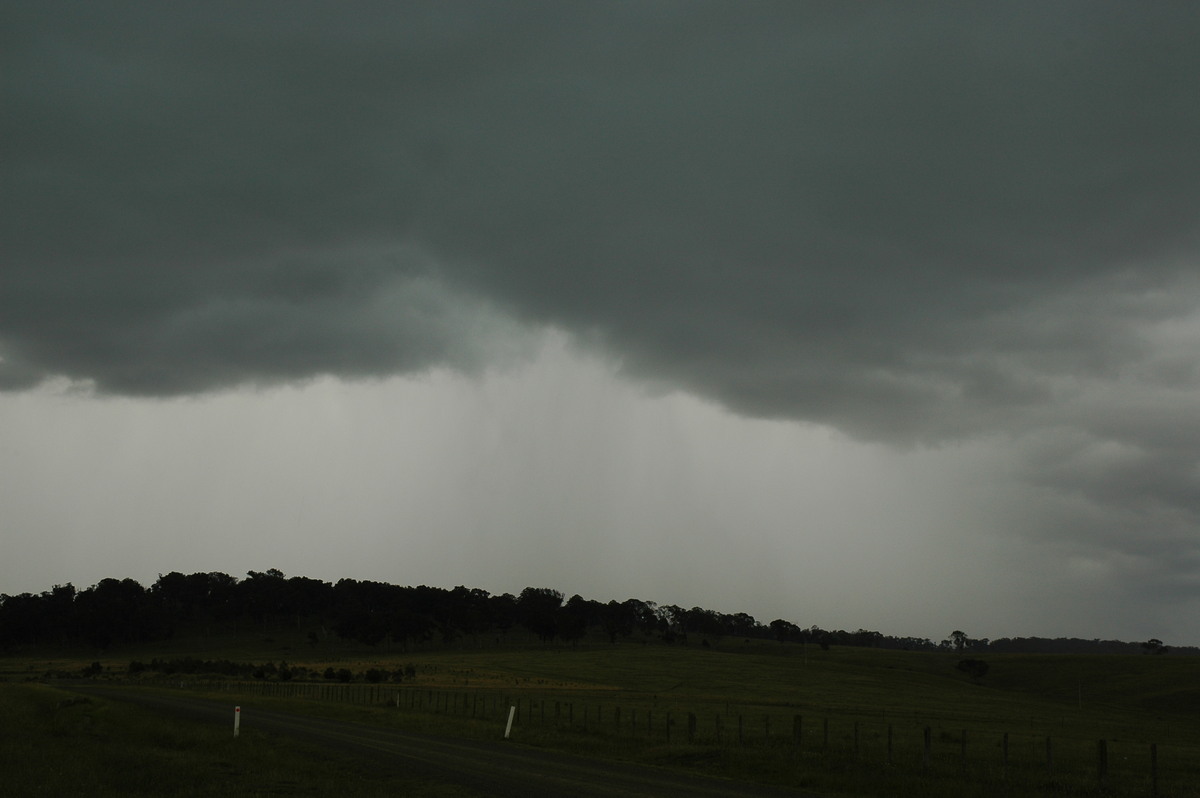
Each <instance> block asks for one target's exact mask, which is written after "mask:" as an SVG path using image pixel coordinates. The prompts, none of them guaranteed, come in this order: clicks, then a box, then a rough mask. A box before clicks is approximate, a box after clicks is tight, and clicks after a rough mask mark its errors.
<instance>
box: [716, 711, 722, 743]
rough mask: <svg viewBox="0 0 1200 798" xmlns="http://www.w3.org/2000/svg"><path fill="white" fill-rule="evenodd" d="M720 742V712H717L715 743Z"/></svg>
mask: <svg viewBox="0 0 1200 798" xmlns="http://www.w3.org/2000/svg"><path fill="white" fill-rule="evenodd" d="M720 744H721V713H720V712H718V713H717V745H720Z"/></svg>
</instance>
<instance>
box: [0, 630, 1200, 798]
mask: <svg viewBox="0 0 1200 798" xmlns="http://www.w3.org/2000/svg"><path fill="white" fill-rule="evenodd" d="M193 646H194V647H193ZM184 654H187V655H191V656H199V657H202V658H207V659H235V660H242V661H253V662H264V661H267V660H272V661H275V662H278V661H280V660H283V659H286V660H287V661H288V662H289V663H290V664H291V665H293V666H296V665H302V666H304V667H306V668H308V669H309V670H310V671H312V672H318V673H319V672H320V671H323V670H324V669H325V668H326V667H331V666H332V667H336V668H347V669H349V670H351V671H353V672H355V673H362V672H364V671H366V670H367V669H369V668H381V669H384V670H387V671H389V672H390V671H393V670H395V669H397V668H401V667H403V666H405V665H412V666H413V670H414V671H415V674H416V675H415V676H414V677H412V678H408V679H405V680H404V681H403V682H402V683H400V684H395V683H386V684H380V685H367V684H363V683H362V682H361V681H356V682H354V683H352V684H350V685H341V684H336V683H330V682H325V681H323V680H321V681H318V682H316V683H313V684H295V683H271V682H249V683H239V682H233V681H229V680H204V679H203V678H201V677H196V676H191V675H189V676H180V677H172V679H170V680H165V679H157V680H156V679H153V678H151V679H144V681H146V682H147V683H148V684H150V683H157V684H163V685H166V684H170V685H173V689H178V688H179V684H180V683H182V684H185V685H186V686H187V687H188V689H195V690H204V691H210V692H215V693H216V694H219V695H223V696H225V697H226V698H228V699H229V700H230V701H231V703H233V702H243V703H245V702H250V701H261V702H264V703H272V704H279V705H286V706H290V707H293V708H295V707H299V708H301V709H302V710H303V711H306V712H315V713H329V714H334V715H337V716H340V717H355V718H360V719H366V720H370V721H371V722H376V723H386V724H396V725H399V726H404V727H406V728H413V729H422V730H426V731H434V732H439V733H451V734H458V735H470V736H480V737H494V738H495V737H499V736H500V735H501V734H502V732H503V726H504V721H505V720H506V716H507V707H508V706H512V705H516V706H518V707H519V708H520V712H519V715H518V719H517V723H516V724H515V727H514V732H513V736H514V738H515V739H516V740H517V741H519V742H520V743H522V744H527V745H535V746H539V747H545V748H553V749H559V750H565V751H574V752H581V753H588V754H591V755H596V756H605V757H612V758H617V759H627V760H631V761H639V762H644V763H650V764H657V765H663V766H669V767H682V768H688V769H693V770H700V771H704V772H710V773H714V774H719V775H723V776H729V777H735V778H742V779H750V780H759V781H764V782H772V783H779V784H784V785H788V786H793V787H802V788H806V789H810V790H814V791H817V792H824V793H828V794H846V795H855V794H857V795H914V796H916V795H921V796H937V795H945V796H951V795H953V796H962V795H991V794H996V795H1040V794H1045V795H1064V794H1066V795H1070V794H1078V795H1089V794H1101V793H1103V794H1106V795H1151V794H1153V793H1154V792H1155V788H1157V794H1159V795H1163V796H1200V786H1197V785H1200V715H1198V709H1200V679H1198V678H1197V677H1198V676H1200V660H1198V659H1193V658H1183V657H1177V658H1172V657H1171V656H1169V655H1168V656H1165V657H1155V656H1125V657H1118V656H1079V657H1070V656H1052V655H992V656H987V657H986V660H987V662H988V664H989V666H990V668H989V671H988V673H987V675H986V676H984V677H982V678H981V679H979V680H977V681H973V680H972V679H970V678H968V677H967V676H965V675H963V674H962V673H961V672H959V671H957V670H956V669H955V667H954V666H955V664H956V663H957V662H958V661H959V659H960V658H961V657H959V656H957V655H953V654H944V653H928V652H920V653H918V652H896V651H876V650H868V649H852V648H834V649H832V650H830V651H822V650H820V649H819V648H815V647H809V648H808V649H804V648H802V647H800V646H795V645H786V646H783V645H779V644H776V643H769V642H759V641H750V642H745V641H741V640H737V641H723V642H720V643H718V644H717V645H714V646H711V647H700V646H696V645H691V646H665V645H655V644H647V645H641V644H638V643H630V642H623V643H621V644H618V645H615V646H613V645H608V644H607V643H601V642H598V641H594V642H589V643H585V644H584V645H581V646H579V647H555V646H540V645H508V646H495V645H491V646H488V647H473V646H463V647H457V648H431V649H427V650H420V651H409V652H398V651H395V652H384V651H376V650H372V649H368V648H365V647H361V646H351V645H342V644H321V645H317V646H310V645H308V644H307V643H306V642H303V641H301V640H300V639H299V638H298V637H292V636H290V635H289V634H287V633H274V634H272V635H270V636H267V635H264V634H257V635H253V636H250V635H244V634H243V635H242V636H240V637H228V638H215V637H214V638H209V639H208V640H207V641H205V643H204V646H203V647H201V646H200V645H198V644H197V641H179V642H177V643H175V644H174V645H170V646H159V647H156V648H153V649H149V648H147V649H138V650H136V651H129V652H118V653H115V654H114V655H113V656H112V657H109V658H101V659H100V664H101V666H102V668H103V673H104V676H103V677H101V678H107V677H112V676H116V675H123V674H124V672H125V671H126V670H127V666H128V663H129V661H130V660H131V659H141V660H149V659H151V658H153V657H162V658H168V657H170V656H179V655H184ZM90 661H91V659H90V658H88V657H65V656H59V657H50V656H43V657H33V656H31V655H28V654H26V655H25V656H22V657H21V658H9V659H5V660H0V676H2V677H3V678H5V679H6V680H8V681H9V682H10V684H9V685H8V687H7V688H6V689H5V690H4V696H5V698H4V700H5V701H6V702H13V701H16V702H17V703H18V704H19V705H20V706H19V707H16V708H13V709H12V710H11V711H14V712H15V711H21V712H25V713H26V714H27V715H28V714H29V713H33V714H35V715H36V714H37V713H42V715H43V716H44V717H43V720H44V719H45V717H50V718H57V720H54V721H53V723H52V724H51V725H50V726H49V727H46V729H45V733H46V735H48V736H47V738H46V739H47V740H49V743H48V745H49V746H50V747H51V748H53V747H55V746H57V747H61V746H63V745H75V743H76V742H80V741H82V745H83V748H84V749H86V750H93V749H94V753H95V754H96V755H97V756H104V757H107V754H106V753H105V752H104V751H103V750H101V749H103V748H104V746H105V745H107V743H105V742H104V741H103V735H102V737H101V738H96V737H95V736H94V735H93V733H92V731H89V729H96V728H101V729H107V728H110V727H111V728H118V727H121V724H129V729H138V730H142V732H144V733H142V732H139V734H140V736H137V735H134V734H133V733H132V732H130V733H129V735H128V736H129V737H130V738H131V739H138V740H140V741H141V743H140V744H139V745H140V748H139V750H141V751H142V754H141V755H140V756H141V757H142V758H143V759H146V760H148V761H150V762H153V763H156V764H155V766H154V767H153V768H147V767H145V766H144V765H143V766H142V767H140V768H139V771H141V772H148V771H152V770H154V769H162V768H165V769H166V770H168V771H170V770H171V769H172V768H175V767H177V766H178V760H192V759H195V760H197V763H196V764H197V765H198V766H202V767H203V768H211V769H213V771H212V772H214V773H217V774H220V773H222V772H223V771H228V772H230V773H242V772H244V771H243V769H244V768H245V767H246V763H247V761H248V760H245V759H238V758H237V757H242V756H245V755H246V754H245V748H246V746H243V747H242V748H238V749H231V748H230V747H229V740H227V739H225V737H226V736H227V735H224V734H223V733H216V737H214V738H212V739H208V738H206V737H205V734H210V732H207V731H205V730H202V729H195V730H192V731H191V732H188V734H187V736H186V737H185V738H183V739H181V740H178V741H176V742H170V743H166V742H163V743H162V744H159V743H156V742H155V741H164V740H169V739H171V738H170V734H168V732H167V731H166V730H164V729H162V728H160V729H158V731H152V729H153V727H154V726H155V724H156V721H155V720H154V719H153V718H149V717H140V716H138V714H137V712H135V711H134V710H132V709H129V710H127V709H126V708H123V707H122V708H120V709H119V710H118V709H117V708H115V707H107V706H105V707H91V708H90V709H89V708H88V707H87V706H86V705H76V706H70V705H68V706H65V707H60V708H58V709H55V710H54V711H53V712H51V711H50V710H49V709H48V707H52V706H57V705H58V702H61V701H62V700H63V697H62V694H58V693H55V691H53V689H52V688H51V687H46V686H24V687H22V688H21V689H20V690H18V688H17V686H16V685H13V684H11V683H12V682H14V681H21V680H26V679H30V678H41V677H42V676H44V675H45V674H47V673H51V674H53V673H56V672H62V673H70V672H72V671H73V670H74V671H78V670H79V669H80V668H82V667H84V666H86V665H87V664H89V663H90ZM202 682H203V683H202ZM397 702H398V703H399V707H397ZM39 707H40V708H39ZM72 713H73V714H74V715H80V716H88V715H89V714H90V716H91V717H93V720H92V721H89V722H88V723H89V724H92V725H89V726H87V727H86V728H85V727H83V726H78V727H77V726H72V725H71V723H72V722H71V721H70V720H69V719H70V718H71V717H73V714H72ZM60 716H61V717H60ZM693 718H694V719H693ZM97 719H98V720H97ZM101 721H103V722H102V723H101ZM79 723H82V721H79ZM55 724H57V725H55ZM95 724H99V725H95ZM105 724H108V725H105ZM172 728H174V727H173V726H172ZM56 729H57V731H56ZM64 729H65V730H66V734H65V736H64ZM926 729H928V730H929V742H928V747H927V746H926V742H925V739H926V738H925V734H926ZM797 732H799V735H798V736H797ZM123 733H124V732H123ZM72 735H74V737H72ZM81 735H82V736H81ZM109 737H110V738H111V735H109ZM72 741H74V742H72ZM889 741H890V742H889ZM1047 741H1049V743H1048V742H1047ZM1100 741H1104V747H1105V752H1106V754H1107V766H1106V771H1105V773H1104V777H1103V779H1102V778H1101V771H1100V760H1099V757H1100ZM13 744H16V743H13ZM255 744H256V745H259V746H262V751H259V752H255V753H254V754H253V755H254V756H256V757H257V756H262V757H265V758H266V760H265V761H267V762H272V761H277V760H276V758H280V759H278V761H280V762H283V761H284V760H286V758H287V757H288V756H289V753H290V751H291V748H290V747H289V746H284V745H282V744H278V743H272V742H271V741H269V740H258V741H255ZM1152 744H1153V745H1154V746H1155V752H1156V755H1157V770H1156V771H1152V769H1151V745H1152ZM9 745H10V744H9V743H8V742H6V743H5V746H6V749H5V751H4V752H3V761H5V762H7V761H10V757H12V756H14V755H15V756H17V757H18V758H20V756H21V754H20V753H19V752H18V753H16V754H13V753H12V752H10V751H9V750H8V746H9ZM1048 745H1049V751H1050V754H1049V759H1048V756H1047V746H1048ZM88 746H91V748H88ZM129 756H139V755H136V754H130V755H129ZM118 759H119V758H118ZM300 759H302V760H303V762H302V764H303V765H304V766H306V767H307V768H308V770H306V771H303V772H304V773H306V774H307V775H305V776H303V778H302V779H301V781H303V783H304V784H305V785H306V789H312V790H314V791H313V792H305V793H288V794H333V792H328V793H327V792H323V791H322V788H321V786H320V785H321V784H329V783H330V782H329V781H328V780H326V781H324V782H322V781H321V779H322V778H326V779H334V780H335V781H336V780H337V778H338V775H337V774H338V768H339V767H341V766H339V764H338V760H336V759H328V760H326V761H321V760H317V759H313V758H312V757H308V756H304V757H300ZM106 761H108V760H107V759H106ZM214 763H224V764H214ZM289 768H290V765H282V764H281V765H280V767H279V769H278V770H277V771H275V772H277V773H278V774H282V773H285V772H290V770H289ZM25 770H26V772H27V774H28V773H29V769H28V768H25ZM254 771H255V773H256V774H258V776H256V777H257V778H259V781H258V782H256V783H258V784H259V785H260V786H259V787H258V788H255V789H260V790H263V792H253V791H250V792H241V793H235V794H269V791H270V789H271V787H270V784H272V783H273V782H272V779H277V780H279V779H282V780H284V781H288V780H289V779H290V780H292V781H295V780H296V777H295V776H287V777H285V776H282V775H276V776H270V775H269V773H270V772H272V771H271V770H270V768H266V769H264V768H258V767H257V766H256V768H255V769H254ZM327 771H329V772H327ZM297 772H301V771H297ZM1155 774H1157V781H1156V782H1155V781H1154V780H1153V777H1154V775H1155ZM29 777H32V776H29ZM64 778H65V777H64ZM92 778H93V781H92V782H91V784H92V785H107V784H117V785H120V784H123V782H121V780H120V779H121V777H120V775H119V773H118V772H116V771H115V770H114V769H113V768H112V767H109V766H108V765H105V766H104V767H103V768H101V769H100V772H97V773H96V774H95V775H94V777H92ZM144 778H150V777H149V776H146V777H144ZM164 778H165V777H164ZM180 782H181V784H182V786H181V787H180V788H179V790H178V791H175V792H171V791H170V790H166V791H164V790H162V789H153V788H150V787H147V788H145V789H142V790H141V792H137V791H132V792H131V791H130V790H128V789H121V788H112V790H111V791H110V792H109V793H105V792H103V790H100V791H97V790H84V791H77V790H68V791H67V793H71V792H75V793H77V794H83V792H86V793H87V794H96V795H100V794H113V795H116V794H146V795H150V794H161V795H168V794H177V795H192V794H209V793H197V792H187V791H186V790H187V789H193V788H194V785H195V782H194V781H193V780H188V779H186V778H184V779H181V780H180ZM164 784H165V783H164ZM264 785H265V786H264ZM160 786H163V785H160ZM166 786H168V787H169V784H166ZM377 786H378V785H375V787H377ZM409 787H410V788H411V789H412V790H418V791H419V790H427V791H428V790H436V789H438V788H437V786H436V785H429V784H425V785H421V784H418V785H409ZM171 789H174V788H171ZM364 789H365V790H366V791H365V792H362V793H360V794H364V795H365V794H376V793H372V792H370V790H371V789H373V788H372V786H371V785H366V786H365V787H364ZM334 792H336V790H335V791H334ZM343 793H344V791H343ZM29 794H39V793H37V792H30V793H29ZM44 794H66V793H64V792H62V791H58V792H54V791H51V792H46V793H44ZM211 794H217V793H216V792H214V793H211ZM222 794H228V792H225V793H222ZM393 794H414V795H416V794H431V795H432V794H448V795H452V794H455V793H452V792H443V793H437V792H409V793H400V792H396V793H393Z"/></svg>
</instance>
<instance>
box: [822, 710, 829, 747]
mask: <svg viewBox="0 0 1200 798" xmlns="http://www.w3.org/2000/svg"><path fill="white" fill-rule="evenodd" d="M821 750H822V751H828V750H829V718H824V719H822V721H821Z"/></svg>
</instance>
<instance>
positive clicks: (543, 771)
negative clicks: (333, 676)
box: [69, 685, 815, 798]
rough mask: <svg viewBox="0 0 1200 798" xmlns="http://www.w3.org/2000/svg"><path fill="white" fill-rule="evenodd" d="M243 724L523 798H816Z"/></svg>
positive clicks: (388, 732)
mask: <svg viewBox="0 0 1200 798" xmlns="http://www.w3.org/2000/svg"><path fill="white" fill-rule="evenodd" d="M69 689H72V690H75V691H77V692H80V693H83V694H86V695H94V696H97V697H100V698H105V699H109V700H114V701H126V702H130V703H135V704H138V705H141V706H145V707H152V708H155V709H158V710H160V711H163V712H173V713H180V714H186V715H190V716H192V717H195V718H198V719H207V720H211V721H212V722H213V723H222V724H228V725H229V726H230V729H231V733H232V723H233V712H232V707H231V706H230V705H229V704H228V703H220V702H215V701H211V700H206V699H199V698H192V697H189V696H184V695H169V694H162V693H158V692H153V691H146V690H139V689H137V688H123V687H109V686H94V685H78V686H73V687H71V688H69ZM241 715H242V720H241V723H242V728H243V729H247V730H249V729H254V730H255V731H256V732H267V733H270V734H279V735H287V736H291V737H294V738H296V739H299V740H303V741H305V742H309V743H317V744H319V745H321V746H323V747H326V748H336V749H337V750H339V751H341V752H343V753H346V754H350V755H354V756H361V757H362V758H363V762H364V765H365V766H369V767H376V768H381V769H396V770H401V769H402V770H403V771H405V772H409V773H413V774H414V775H416V774H419V775H420V776H422V777H424V778H430V777H434V778H437V779H439V780H442V781H444V782H447V783H453V784H458V785H461V786H463V787H467V788H468V789H472V790H476V791H478V792H479V793H480V794H481V795H492V796H505V797H507V796H511V797H512V798H528V797H529V796H531V795H536V796H571V797H572V798H593V797H594V798H609V797H610V796H620V797H621V798H627V797H628V796H654V798H674V797H675V796H678V798H685V797H686V798H742V797H744V796H762V797H763V798H804V796H808V798H815V797H814V796H812V794H810V793H798V792H794V791H790V790H783V789H780V788H775V787H768V786H764V785H756V784H746V783H741V782H733V781H727V780H721V779H714V778H708V777H703V776H696V775H690V774H684V773H676V772H674V771H670V770H662V769H659V768H653V767H647V766H644V765H636V764H632V763H625V762H611V761H605V760H598V759H589V758H587V757H580V756H573V755H568V754H561V753H557V752H550V751H543V750H539V749H532V748H525V747H522V746H520V745H519V744H517V743H513V742H500V741H497V742H487V741H480V740H455V739H450V738H438V737H427V736H424V735H420V734H414V733H412V732H404V731H399V730H396V729H388V728H383V727H378V726H372V725H369V724H365V723H352V722H348V721H339V720H330V719H327V718H318V717H310V716H305V715H299V714H294V713H289V712H278V711H275V710H270V709H265V708H262V707H256V706H253V705H243V706H242V710H241Z"/></svg>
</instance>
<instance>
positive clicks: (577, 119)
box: [0, 2, 1200, 595]
mask: <svg viewBox="0 0 1200 798" xmlns="http://www.w3.org/2000/svg"><path fill="white" fill-rule="evenodd" d="M3 14H4V17H5V19H4V23H3V28H4V30H5V34H4V37H5V41H4V46H3V47H2V48H0V53H2V55H0V71H2V73H3V77H2V80H3V98H2V99H3V105H4V108H5V117H6V119H5V123H4V129H3V137H4V138H3V146H4V152H5V159H4V160H5V165H4V167H3V168H4V177H3V181H4V186H5V188H4V192H3V196H2V200H0V201H2V203H3V205H2V207H0V226H2V227H0V230H2V239H3V242H4V244H3V253H2V258H3V263H4V265H3V268H2V270H0V358H2V359H0V387H3V388H7V389H9V390H21V389H28V388H30V387H33V386H35V385H38V384H39V383H41V382H43V381H46V380H49V379H56V378H66V379H68V380H70V381H73V382H76V383H79V384H84V385H90V386H91V387H92V388H93V389H94V390H95V391H97V392H99V393H104V394H128V395H139V396H174V395H182V394H194V393H204V392H208V391H214V390H220V389H227V388H230V387H235V386H238V385H244V384H252V385H265V384H272V383H287V382H294V381H301V380H307V379H310V378H313V377H317V376H321V375H332V376H335V377H342V378H351V379H361V378H374V377H387V376H391V375H397V374H411V373H418V372H424V371H427V370H428V369H431V368H435V367H441V366H448V367H450V368H455V369H460V370H465V371H468V372H476V371H479V370H481V369H484V368H487V367H489V366H491V365H493V364H497V363H511V362H513V360H514V358H520V357H521V356H522V353H524V352H528V351H530V346H531V344H530V341H531V337H532V336H534V335H535V334H536V332H537V331H538V330H540V329H543V328H546V327H552V328H556V329H560V330H563V331H565V332H566V333H567V334H569V335H571V336H573V337H574V338H575V340H576V341H577V342H579V343H580V344H581V345H584V346H587V347H590V348H591V349H593V351H596V352H599V353H602V354H603V355H604V356H605V357H607V358H610V359H613V360H615V361H617V362H619V363H620V364H621V369H622V371H623V373H624V374H625V375H626V376H629V377H632V378H635V379H637V380H640V381H644V382H646V383H648V384H651V385H655V386H659V387H662V388H664V389H682V390H686V391H689V392H692V393H695V394H697V395H700V396H703V397H707V398H710V399H713V400H716V401H718V402H720V403H721V404H722V405H724V406H725V407H726V408H728V409H729V410H731V411H733V412H734V413H738V414H743V415H747V416H754V417H770V418H778V419H786V420H797V421H806V422H817V423H821V424H827V425H831V426H833V427H836V428H838V429H840V430H842V431H843V432H845V433H847V434H849V435H851V436H854V437H857V438H859V439H862V440H867V441H876V442H882V443H887V444H900V445H903V446H909V445H912V444H919V445H941V444H949V443H953V442H959V441H963V440H968V439H978V438H980V437H994V438H996V439H997V440H1006V441H1009V442H1010V443H1011V444H1012V445H1013V446H1015V447H1016V451H1018V452H1019V453H1020V458H1021V463H1022V465H1021V467H1020V474H1021V476H1022V478H1023V479H1025V480H1026V481H1027V482H1028V483H1029V484H1031V485H1034V486H1036V487H1037V489H1039V490H1044V491H1046V495H1047V499H1046V502H1047V504H1046V506H1045V507H1043V508H1042V510H1044V512H1041V514H1039V515H1037V516H1036V517H1031V518H1030V519H1029V521H1028V525H1027V528H1026V529H1025V533H1026V534H1028V535H1030V536H1032V537H1035V538H1037V539H1039V540H1045V541H1050V540H1054V539H1056V538H1061V539H1064V540H1067V541H1070V544H1069V545H1070V546H1071V547H1075V548H1077V549H1078V551H1079V552H1092V553H1091V554H1087V556H1090V557H1093V559H1094V560H1095V561H1096V562H1104V563H1106V565H1105V567H1112V568H1114V569H1118V570H1121V569H1124V570H1123V571H1121V572H1122V573H1125V574H1126V575H1127V576H1128V578H1129V580H1130V584H1134V583H1135V574H1140V576H1136V578H1137V579H1142V580H1144V583H1148V584H1153V585H1155V588H1154V589H1155V590H1163V591H1176V592H1180V593H1183V594H1190V595H1195V592H1196V591H1197V590H1200V585H1198V584H1197V581H1196V576H1195V574H1196V573H1198V572H1200V562H1197V556H1198V555H1197V550H1196V548H1195V545H1194V543H1193V541H1194V540H1195V535H1196V532H1197V530H1198V523H1200V461H1198V452H1200V440H1197V437H1198V435H1200V433H1198V432H1197V430H1200V418H1198V417H1197V413H1198V411H1197V408H1198V407H1200V404H1198V403H1197V398H1200V397H1198V389H1200V383H1198V380H1200V280H1198V278H1197V277H1196V264H1197V255H1198V254H1200V147H1197V146H1196V142H1197V141H1200V102H1198V101H1197V98H1198V97H1200V48H1197V46H1196V41H1197V40H1198V37H1200V8H1198V7H1197V6H1196V5H1195V4H1191V3H1156V4H1153V5H1133V4H1128V3H1109V2H1099V3H1097V2H1088V3H1020V2H1018V3H1003V4H984V3H978V4H970V3H966V4H964V3H944V4H942V3H925V4H920V5H919V6H911V5H904V4H900V5H895V4H861V3H855V4H841V3H780V4H755V5H753V6H747V5H744V4H738V3H704V2H689V3H672V2H667V3H632V4H624V3H604V4H587V5H575V4H561V3H539V2H530V3H509V4H501V5H497V4H493V3H466V2H455V3H443V2H431V3H404V4H399V5H397V4H392V3H370V2H363V3H350V4H339V5H337V6H336V7H335V6H330V5H328V4H322V3H295V2H289V3H280V4H271V3H264V4H254V5H252V6H246V5H245V4H240V3H238V4H204V5H203V6H200V7H197V8H193V9H189V10H181V9H178V8H176V7H174V6H168V5H162V4H153V3H136V2H135V3H78V4H70V3H62V4H33V5H27V6H25V7H22V8H10V9H6V10H5V11H4V12H3ZM1093 549H1094V550H1095V551H1092V550H1093ZM1080 556H1084V554H1080ZM1131 563H1132V564H1131Z"/></svg>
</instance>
